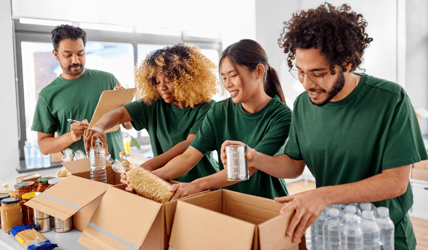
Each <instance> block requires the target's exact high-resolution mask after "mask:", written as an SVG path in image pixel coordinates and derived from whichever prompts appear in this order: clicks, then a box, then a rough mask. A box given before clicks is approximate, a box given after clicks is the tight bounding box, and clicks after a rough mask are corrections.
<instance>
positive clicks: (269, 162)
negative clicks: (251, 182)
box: [253, 152, 305, 179]
mask: <svg viewBox="0 0 428 250" xmlns="http://www.w3.org/2000/svg"><path fill="white" fill-rule="evenodd" d="M253 167H255V168H257V169H258V170H260V171H262V172H265V173H267V174H269V175H272V176H274V177H277V178H288V179H292V178H297V177H299V176H300V175H301V174H302V173H303V170H304V168H305V162H304V161H297V160H293V159H291V158H290V157H289V156H288V155H286V154H282V155H279V156H270V155H265V154H262V153H260V152H257V158H256V160H255V161H254V165H253Z"/></svg>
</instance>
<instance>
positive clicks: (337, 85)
mask: <svg viewBox="0 0 428 250" xmlns="http://www.w3.org/2000/svg"><path fill="white" fill-rule="evenodd" d="M344 86H345V75H344V74H343V71H342V69H340V71H339V72H338V76H337V79H336V81H335V82H334V84H333V88H332V89H331V90H330V91H329V92H327V94H328V96H327V99H325V100H324V101H323V102H321V103H314V102H313V101H312V99H311V98H309V100H310V101H311V102H312V104H314V105H317V106H319V107H322V106H324V105H326V104H327V103H328V102H330V100H331V99H333V98H334V97H335V96H336V95H337V93H339V92H340V91H341V90H342V89H343V87H344Z"/></svg>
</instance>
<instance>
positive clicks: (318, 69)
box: [296, 65, 329, 72]
mask: <svg viewBox="0 0 428 250" xmlns="http://www.w3.org/2000/svg"><path fill="white" fill-rule="evenodd" d="M296 68H298V69H300V70H301V68H299V67H298V66H297V65H296ZM327 69H329V68H315V69H310V70H309V71H311V72H314V71H323V70H327Z"/></svg>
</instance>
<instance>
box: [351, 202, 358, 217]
mask: <svg viewBox="0 0 428 250" xmlns="http://www.w3.org/2000/svg"><path fill="white" fill-rule="evenodd" d="M349 205H350V206H354V207H355V210H356V212H355V214H356V215H358V216H360V217H361V209H360V208H359V207H358V203H351V204H349Z"/></svg>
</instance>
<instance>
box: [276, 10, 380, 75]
mask: <svg viewBox="0 0 428 250" xmlns="http://www.w3.org/2000/svg"><path fill="white" fill-rule="evenodd" d="M350 10H351V7H350V6H348V5H347V4H343V5H342V6H340V7H337V8H336V7H334V6H332V5H331V4H329V3H324V4H323V5H320V6H319V7H318V8H317V9H309V10H307V11H301V12H300V13H294V14H293V17H292V18H291V19H290V20H289V21H288V22H284V24H285V26H284V28H283V33H282V34H281V38H279V39H278V44H279V47H280V48H283V49H284V53H289V54H288V58H287V61H288V66H289V67H290V69H291V68H292V67H293V63H292V61H293V60H294V59H295V57H296V49H310V48H315V49H318V48H319V49H321V54H323V55H325V56H326V57H327V59H328V60H329V61H330V63H331V65H330V71H331V72H332V74H335V71H334V67H335V66H336V65H339V66H340V67H341V68H342V70H343V71H344V72H346V66H348V65H350V64H351V71H354V70H355V69H356V68H357V67H358V66H359V65H360V64H361V62H362V61H361V58H362V56H363V54H364V49H365V48H366V47H367V46H368V45H369V43H370V42H371V41H373V38H371V37H369V36H368V34H367V33H365V29H366V27H367V22H366V20H365V19H364V18H363V15H361V14H357V13H355V12H354V11H352V12H351V11H350ZM286 30H288V31H286Z"/></svg>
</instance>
